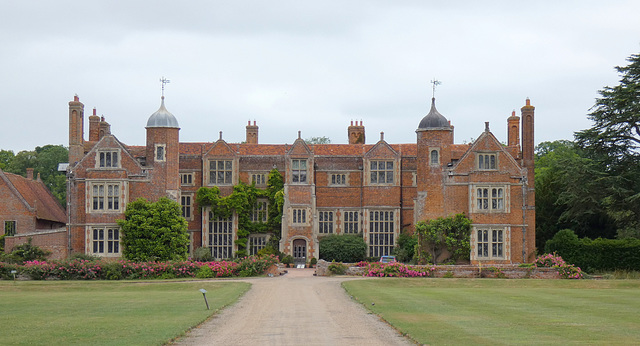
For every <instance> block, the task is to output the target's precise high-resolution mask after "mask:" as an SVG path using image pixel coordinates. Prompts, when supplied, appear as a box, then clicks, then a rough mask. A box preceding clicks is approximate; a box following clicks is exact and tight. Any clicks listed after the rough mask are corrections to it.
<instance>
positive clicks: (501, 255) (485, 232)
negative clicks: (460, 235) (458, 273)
mask: <svg viewBox="0 0 640 346" xmlns="http://www.w3.org/2000/svg"><path fill="white" fill-rule="evenodd" d="M471 238H472V239H471V242H472V253H471V259H472V260H478V261H489V260H507V259H509V243H508V240H509V239H510V234H509V229H508V227H504V226H490V225H480V226H474V227H473V231H472V233H471Z"/></svg>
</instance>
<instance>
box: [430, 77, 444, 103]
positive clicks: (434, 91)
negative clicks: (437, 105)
mask: <svg viewBox="0 0 640 346" xmlns="http://www.w3.org/2000/svg"><path fill="white" fill-rule="evenodd" d="M431 84H433V94H432V95H431V97H433V98H435V97H436V86H438V85H440V84H442V82H441V81H439V80H437V79H435V78H434V79H432V80H431Z"/></svg>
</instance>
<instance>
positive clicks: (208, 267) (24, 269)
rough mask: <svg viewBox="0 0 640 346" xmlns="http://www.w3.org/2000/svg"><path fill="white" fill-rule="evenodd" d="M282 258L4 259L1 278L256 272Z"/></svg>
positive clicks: (129, 277) (130, 277)
mask: <svg viewBox="0 0 640 346" xmlns="http://www.w3.org/2000/svg"><path fill="white" fill-rule="evenodd" d="M277 262H278V258H277V257H276V256H273V255H271V256H263V257H260V258H257V257H253V256H252V257H245V258H242V259H238V260H235V261H216V262H193V261H168V262H131V261H127V260H119V261H108V260H96V261H89V260H82V259H76V260H70V261H50V262H46V261H28V262H25V263H24V264H22V265H16V264H8V263H0V278H3V279H13V274H11V271H12V270H15V271H16V275H17V276H23V277H24V276H26V277H28V278H30V279H33V280H133V279H173V278H195V277H199V278H213V277H216V278H218V277H234V276H255V275H261V274H263V273H264V272H265V271H266V270H267V268H269V267H270V266H272V265H273V264H275V263H277Z"/></svg>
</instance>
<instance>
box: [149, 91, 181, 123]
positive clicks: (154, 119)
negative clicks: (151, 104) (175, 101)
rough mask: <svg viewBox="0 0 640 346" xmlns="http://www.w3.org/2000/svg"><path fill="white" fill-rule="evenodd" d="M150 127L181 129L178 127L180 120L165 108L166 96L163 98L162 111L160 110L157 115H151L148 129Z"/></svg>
mask: <svg viewBox="0 0 640 346" xmlns="http://www.w3.org/2000/svg"><path fill="white" fill-rule="evenodd" d="M150 127H171V128H180V125H178V120H177V119H176V117H174V116H173V114H171V112H169V111H168V110H167V108H165V106H164V96H162V103H161V104H160V109H158V110H157V111H156V112H155V113H153V114H151V116H150V117H149V120H148V121H147V128H150Z"/></svg>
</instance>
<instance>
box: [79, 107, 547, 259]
mask: <svg viewBox="0 0 640 346" xmlns="http://www.w3.org/2000/svg"><path fill="white" fill-rule="evenodd" d="M533 112H534V107H533V106H531V105H530V102H529V100H528V99H527V101H526V105H525V106H524V107H523V108H522V121H521V118H520V117H518V116H516V115H515V112H514V113H513V114H512V115H511V117H509V118H508V119H507V127H508V131H507V133H508V141H507V142H508V143H507V145H503V144H501V143H500V142H499V141H498V140H497V139H496V137H495V136H494V135H493V134H492V133H491V131H490V130H489V124H488V123H487V124H485V129H484V132H481V134H480V136H479V137H478V139H477V140H475V141H474V142H473V143H471V144H454V143H453V126H451V124H450V121H448V120H447V119H446V118H444V116H442V115H441V114H440V113H439V112H438V111H437V110H436V107H435V99H433V100H432V104H431V110H430V112H429V113H428V114H427V115H426V116H425V117H424V118H423V119H422V120H421V121H420V122H419V125H418V128H417V129H416V131H415V132H416V134H417V138H416V142H415V143H407V144H392V143H387V142H386V141H385V140H384V133H381V134H380V139H379V140H378V141H377V142H376V143H375V144H366V143H365V128H364V126H363V124H362V122H356V123H355V124H354V123H353V122H352V123H351V125H350V126H348V127H347V135H348V144H315V145H314V144H307V143H305V141H304V140H303V139H302V138H301V136H300V133H298V138H297V139H295V141H294V142H293V144H275V145H274V144H260V143H259V141H258V126H257V125H256V122H255V121H254V122H253V123H251V122H249V124H248V125H247V126H246V138H245V141H244V142H243V143H228V142H226V141H225V140H224V139H222V134H221V135H220V138H219V139H218V140H217V141H215V142H202V143H181V142H180V140H179V132H180V128H179V125H178V121H177V119H176V118H175V117H174V116H173V114H171V113H170V112H169V111H168V110H167V109H166V107H165V105H164V97H163V98H162V102H161V106H160V109H158V111H156V112H155V113H153V114H152V115H151V117H149V119H148V121H147V126H146V145H145V146H129V145H125V144H123V143H121V142H120V141H119V140H118V139H117V138H116V137H115V136H114V135H112V134H111V129H110V125H109V124H108V123H106V122H105V121H104V118H100V117H98V116H96V114H95V109H94V114H93V115H92V116H90V117H89V138H88V140H85V139H84V135H83V122H84V115H83V113H84V106H83V104H82V103H81V102H80V101H79V99H78V98H77V97H75V98H74V100H73V101H71V102H70V103H69V150H70V154H69V161H70V164H69V170H68V177H69V191H68V195H69V203H70V208H69V214H70V215H69V220H70V222H69V225H68V226H69V244H70V245H69V246H70V248H69V250H70V251H71V252H82V253H87V254H92V255H98V256H106V257H120V256H121V253H122V247H121V246H120V237H121V230H120V229H119V228H118V226H117V220H118V219H122V218H123V217H124V211H125V208H126V205H127V203H128V202H129V201H133V200H136V199H138V198H140V197H143V198H146V199H147V200H150V201H155V200H157V199H159V198H160V197H163V196H166V197H169V198H171V199H173V200H175V201H178V202H179V203H180V204H181V205H182V209H183V216H184V217H185V219H186V220H187V221H188V224H189V232H190V234H191V246H190V251H194V250H195V249H197V248H200V247H205V248H209V249H210V251H211V253H212V255H213V256H214V257H215V258H229V257H233V256H235V255H236V253H237V252H238V250H239V249H241V248H245V245H244V239H243V240H242V241H239V237H238V217H237V215H233V216H231V217H230V218H225V219H221V218H219V217H216V215H214V214H213V213H212V212H211V210H210V209H209V208H207V207H199V206H197V205H196V204H195V198H196V192H197V190H198V189H199V188H200V187H212V186H217V187H218V188H219V189H220V191H221V194H222V195H223V196H224V195H229V194H230V193H231V192H232V190H233V186H234V185H237V184H238V183H240V182H244V183H247V184H251V183H255V184H256V187H258V188H266V182H267V177H268V174H269V172H270V171H271V170H272V169H274V168H275V169H277V170H278V171H279V172H280V173H282V175H283V178H284V205H283V217H282V230H281V239H280V242H279V246H280V251H282V252H284V253H286V254H290V255H292V256H293V257H294V259H295V261H296V262H297V263H304V262H307V261H308V260H309V259H310V258H312V257H316V258H317V257H318V244H319V239H321V238H322V237H323V236H326V235H329V234H361V235H362V236H363V238H364V240H365V242H366V243H367V245H368V249H367V255H368V256H370V257H378V256H382V255H389V254H391V252H392V251H393V248H394V246H395V245H396V244H397V240H398V236H399V235H400V234H401V232H413V229H414V225H415V223H416V222H418V221H421V220H427V219H433V218H437V217H446V216H450V215H452V214H456V213H464V214H465V215H467V216H468V217H469V218H471V219H472V220H473V232H472V235H471V238H470V241H471V248H472V249H471V254H470V257H471V261H472V263H496V264H497V263H521V262H530V261H531V260H532V259H533V256H534V251H535V208H534V205H535V198H534V193H535V191H534V186H533V180H534V179H533ZM521 135H522V136H521ZM521 137H522V140H521V139H520V138H521ZM269 207H270V206H269V205H267V204H266V202H265V201H258V203H257V205H256V211H257V213H256V215H260V213H259V211H260V210H264V209H268V208H269ZM255 222H261V220H260V217H258V218H256V220H255ZM269 237H270V234H250V235H249V236H248V237H247V239H246V251H247V253H248V254H255V253H257V252H258V251H259V250H260V249H261V248H263V247H264V246H265V244H267V242H268V240H269Z"/></svg>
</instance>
